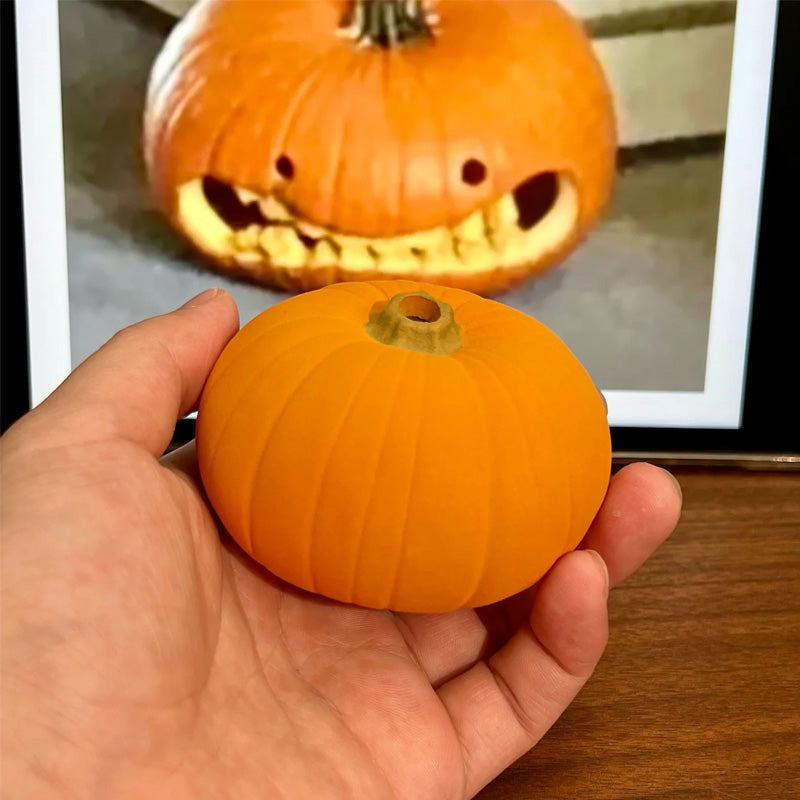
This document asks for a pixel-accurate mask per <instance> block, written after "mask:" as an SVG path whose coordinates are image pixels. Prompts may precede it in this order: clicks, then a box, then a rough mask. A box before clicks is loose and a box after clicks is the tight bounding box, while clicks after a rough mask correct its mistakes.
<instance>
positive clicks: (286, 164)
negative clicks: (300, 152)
mask: <svg viewBox="0 0 800 800" xmlns="http://www.w3.org/2000/svg"><path fill="white" fill-rule="evenodd" d="M275 169H276V170H278V174H279V175H281V176H282V177H284V178H286V180H287V181H288V180H291V179H292V178H293V177H294V164H293V163H292V159H291V158H289V156H287V155H280V156H278V158H277V159H276V161H275Z"/></svg>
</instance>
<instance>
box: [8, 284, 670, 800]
mask: <svg viewBox="0 0 800 800" xmlns="http://www.w3.org/2000/svg"><path fill="white" fill-rule="evenodd" d="M203 300H205V302H201V301H197V302H195V303H193V304H190V305H188V306H187V307H184V308H183V309H180V310H179V311H177V312H174V313H172V314H168V315H164V316H162V317H158V318H154V319H152V320H147V321H145V322H144V323H140V324H139V325H136V326H133V327H131V328H129V329H127V330H125V331H123V332H121V333H120V334H119V335H117V336H116V337H114V339H112V341H111V342H110V343H109V344H107V345H106V346H105V347H104V348H102V349H101V350H100V351H99V352H98V353H97V354H95V355H94V356H93V357H92V358H90V359H89V360H88V361H87V362H85V363H84V364H83V365H81V367H79V368H78V369H77V370H76V371H75V373H74V374H73V376H71V378H70V379H69V380H68V381H67V382H65V384H64V385H63V386H62V387H61V388H60V389H59V390H58V391H57V392H56V393H54V394H53V395H52V397H51V398H49V399H48V400H47V401H46V402H45V403H43V404H42V405H41V406H40V407H39V408H37V409H36V410H35V411H34V412H32V413H31V414H29V415H28V416H27V417H26V418H25V419H23V420H22V421H21V422H20V423H18V424H17V425H16V426H14V427H13V428H12V429H11V430H10V431H9V432H8V433H7V434H6V436H4V437H3V440H2V447H3V505H2V508H3V537H2V545H3V562H2V570H3V574H2V577H3V582H2V590H3V612H4V618H3V632H2V633H3V640H2V646H3V650H2V658H3V664H2V667H3V686H2V689H3V698H2V699H3V717H4V719H3V727H4V743H3V762H4V763H3V765H2V766H3V773H4V775H5V778H4V788H5V789H6V790H8V797H9V798H13V797H16V796H19V797H23V796H25V797H28V796H34V794H35V796H37V797H46V796H50V795H51V796H53V797H63V796H72V795H74V796H76V797H102V798H104V799H105V798H117V797H119V798H128V797H130V798H134V797H136V798H140V797H142V798H144V797H146V798H161V797H163V798H176V799H178V798H182V797H191V798H203V797H209V798H225V797H232V798H233V797H236V798H240V797H248V798H250V797H252V798H260V797H264V798H283V797H286V798H292V799H293V800H296V799H302V798H306V797H308V798H311V797H313V798H321V797H324V798H331V799H334V798H347V799H348V800H360V798H364V799H365V800H381V799H382V798H393V799H395V800H405V798H408V799H409V800H412V799H413V800H426V799H427V798H431V800H434V799H435V800H448V799H449V798H458V799H459V800H460V799H461V798H466V797H471V796H473V795H474V794H475V793H476V792H477V791H479V789H480V788H481V787H482V786H483V785H485V784H486V783H487V782H488V781H490V780H491V779H492V778H493V777H494V776H495V775H497V774H498V773H499V772H500V771H501V770H502V769H504V768H505V767H506V766H507V765H508V764H510V763H511V762H512V761H513V760H515V759H516V758H518V757H519V756H520V755H522V754H523V753H524V752H525V751H526V750H527V749H529V748H530V747H531V746H533V745H534V744H535V743H536V741H537V740H538V739H539V738H541V736H542V735H543V734H544V733H545V732H546V731H547V729H548V728H549V727H550V725H552V723H553V722H554V721H555V720H556V719H557V718H558V716H559V715H560V714H561V713H562V711H563V710H564V709H565V708H566V706H567V705H568V703H569V702H570V701H571V699H572V698H573V697H574V695H575V694H576V692H577V691H578V690H579V689H580V687H581V686H582V685H583V683H584V682H585V681H586V680H587V678H588V677H589V676H590V674H591V672H592V670H593V669H594V666H595V664H596V663H597V660H598V659H599V658H600V655H601V654H602V651H603V648H604V646H605V642H606V638H607V616H606V596H607V591H608V583H609V579H610V583H611V585H613V584H615V583H617V582H619V581H620V580H623V579H624V578H625V577H627V575H629V574H630V573H631V572H633V571H634V570H635V569H636V568H637V567H638V566H639V565H640V564H641V563H642V562H643V561H644V560H645V559H646V558H647V557H648V555H649V554H650V553H651V552H652V551H653V550H654V549H655V548H656V547H657V546H658V544H659V543H660V542H661V541H663V539H664V538H666V536H668V535H669V533H670V532H671V530H672V529H673V528H674V526H675V524H676V521H677V517H678V514H679V511H680V495H679V491H678V490H677V489H676V487H675V485H674V483H673V481H672V480H671V479H670V477H669V476H668V475H667V474H666V473H664V472H663V471H662V470H659V469H657V468H655V467H651V466H648V465H645V464H639V465H633V466H631V467H628V468H626V469H624V470H622V471H621V472H620V473H618V474H617V475H616V476H615V477H614V479H613V481H612V484H611V487H610V489H609V492H608V495H607V498H606V501H605V503H604V506H603V508H602V509H601V511H600V513H599V514H598V516H597V518H596V519H595V522H594V523H593V526H592V529H591V530H590V531H589V532H588V533H587V536H586V538H585V540H584V543H583V545H582V546H583V547H584V548H585V549H586V550H588V552H582V551H578V552H575V553H571V554H569V555H567V556H565V557H564V558H562V559H561V560H560V561H559V562H558V563H557V564H556V565H555V566H554V567H553V569H552V570H551V571H550V572H549V573H548V575H547V576H546V577H545V578H544V579H543V580H542V581H541V582H540V583H539V584H538V586H537V587H535V588H533V589H531V590H529V591H528V592H526V593H524V594H522V595H519V596H517V597H514V598H511V599H510V600H508V601H505V602H504V603H499V604H496V605H495V606H491V607H487V608H483V609H478V610H461V611H456V612H453V613H450V614H441V615H412V614H393V613H391V612H388V611H374V610H368V609H362V608H358V607H355V606H346V605H342V604H339V603H335V602H332V601H328V600H325V599H323V598H320V597H318V596H315V595H311V594H308V593H305V592H302V591H299V590H297V589H294V588H293V587H290V586H288V585H287V584H285V583H283V582H281V581H280V580H278V579H276V578H275V577H274V576H272V575H271V574H269V573H268V572H267V571H266V570H263V569H261V568H260V567H259V566H258V565H257V564H255V563H254V562H252V561H251V560H250V559H249V558H248V557H247V556H246V555H244V554H243V553H242V552H241V551H240V550H239V549H238V547H237V546H236V545H235V544H234V543H233V542H232V541H231V540H230V539H229V537H227V535H226V534H225V533H224V532H222V533H221V532H220V531H219V530H218V527H217V523H216V521H215V518H214V516H213V514H212V512H211V511H210V510H209V508H208V506H207V504H206V501H205V498H204V495H203V492H202V488H201V486H200V483H199V481H198V478H197V475H196V472H195V469H196V462H195V459H194V452H193V447H192V446H191V445H189V446H187V447H185V448H182V449H181V450H179V451H176V452H175V453H173V454H171V455H170V456H167V457H165V458H163V459H161V460H159V459H158V458H157V456H158V455H159V454H160V453H161V452H162V451H163V449H164V447H165V445H166V443H167V442H168V441H169V437H170V434H171V432H172V429H173V426H174V423H175V420H176V419H178V418H179V417H180V416H181V415H183V414H185V413H187V412H188V411H189V410H190V409H191V408H192V407H193V406H194V405H195V404H196V401H197V397H198V395H199V393H200V390H201V388H202V384H203V382H204V380H205V378H206V377H207V375H208V373H209V371H210V369H211V366H212V365H213V363H214V361H215V360H216V358H217V356H218V355H219V352H220V351H221V349H222V347H223V346H224V344H225V343H226V341H227V340H228V339H229V338H230V336H232V335H233V333H234V331H235V330H236V327H237V324H238V322H237V315H236V310H235V306H234V305H233V303H232V301H231V299H230V298H229V297H228V296H227V295H225V294H224V293H218V294H215V295H212V296H210V297H209V296H206V297H205V298H203ZM594 551H596V552H594ZM597 553H599V554H600V555H601V556H602V559H601V558H598V555H597ZM604 562H605V564H604ZM606 564H607V569H606V566H605V565H606ZM48 793H49V795H48Z"/></svg>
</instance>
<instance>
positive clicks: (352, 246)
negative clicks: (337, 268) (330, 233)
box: [334, 236, 375, 270]
mask: <svg viewBox="0 0 800 800" xmlns="http://www.w3.org/2000/svg"><path fill="white" fill-rule="evenodd" d="M334 241H335V242H336V244H337V245H339V248H340V251H341V255H340V256H339V260H340V262H341V264H342V265H343V266H345V267H347V269H352V270H368V269H372V268H373V267H374V266H375V257H374V256H373V255H371V254H370V252H369V250H368V249H367V248H368V246H369V241H368V240H366V239H362V238H361V237H359V236H335V237H334Z"/></svg>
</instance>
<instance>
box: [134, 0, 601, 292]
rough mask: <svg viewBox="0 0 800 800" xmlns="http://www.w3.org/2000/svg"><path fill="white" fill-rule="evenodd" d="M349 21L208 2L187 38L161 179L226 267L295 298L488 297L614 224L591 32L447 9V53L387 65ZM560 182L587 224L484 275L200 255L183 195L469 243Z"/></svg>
mask: <svg viewBox="0 0 800 800" xmlns="http://www.w3.org/2000/svg"><path fill="white" fill-rule="evenodd" d="M348 7H349V2H348V0H270V2H250V0H200V2H199V3H198V4H197V6H195V8H193V9H192V10H191V11H190V13H189V14H188V15H187V17H186V18H185V19H184V20H183V21H182V22H181V23H179V25H178V26H176V28H175V29H174V31H173V32H172V34H171V35H170V37H169V41H168V42H167V45H166V46H165V48H164V50H163V51H162V53H161V54H160V56H159V58H158V59H157V61H156V64H155V65H154V69H153V74H152V77H151V82H150V86H149V89H148V97H147V104H146V111H145V126H144V151H145V161H146V165H147V171H148V176H149V181H150V184H151V186H152V190H153V193H154V197H155V199H156V202H157V203H158V205H159V207H160V208H161V209H162V210H163V212H164V213H165V214H166V215H167V216H168V217H169V219H170V220H171V221H172V223H173V225H174V226H175V227H176V228H177V229H178V230H181V231H182V232H183V233H184V234H185V235H187V236H188V237H189V238H190V239H191V240H192V241H193V242H194V244H195V245H196V246H197V247H199V248H200V249H201V250H203V251H204V252H205V254H206V255H207V256H208V257H209V259H211V260H212V261H213V262H214V263H215V264H217V265H218V266H220V267H222V268H223V269H225V270H228V271H232V272H237V273H242V274H245V275H248V276H249V277H251V278H254V279H256V280H258V281H263V282H266V283H269V284H273V285H277V286H280V287H283V288H287V289H302V290H306V289H310V288H315V287H318V286H323V285H326V284H328V283H331V282H334V281H344V280H371V279H375V278H396V277H410V278H415V279H420V280H424V281H426V282H432V283H440V284H445V285H450V286H461V287H464V288H468V289H470V290H472V291H476V292H479V293H482V294H488V293H493V292H496V291H500V290H503V289H507V288H510V287H512V286H514V285H517V284H518V283H520V282H521V281H522V280H524V279H525V278H526V277H528V276H529V275H531V274H535V273H538V272H540V271H542V270H544V269H547V268H548V267H550V266H552V265H553V264H555V263H558V262H559V261H560V260H561V259H563V258H564V256H565V255H567V254H568V253H569V252H570V251H571V250H572V249H574V248H575V247H576V246H577V245H578V244H579V243H580V241H581V240H582V239H583V238H584V237H585V235H586V234H587V232H588V231H589V230H590V229H591V228H592V226H593V225H594V224H595V223H596V221H597V220H598V218H599V217H600V215H601V214H602V212H603V210H604V209H605V206H606V204H607V201H608V199H609V195H610V191H611V186H612V181H613V174H614V163H615V153H616V130H615V120H614V112H613V106H612V99H611V94H610V91H609V87H608V84H607V81H606V79H605V76H604V73H603V70H602V68H601V66H600V64H599V62H598V61H597V59H596V57H595V55H594V53H593V50H592V46H591V43H590V41H589V39H588V37H587V36H586V34H585V32H584V30H583V28H582V26H581V24H580V23H579V22H578V21H577V20H575V19H573V18H572V17H571V16H570V15H569V14H568V13H567V12H566V11H565V10H564V9H563V8H562V7H561V6H560V4H559V3H557V2H554V1H553V0H495V1H494V2H485V0H439V2H437V3H434V4H432V7H433V8H434V9H435V11H436V13H437V14H438V17H439V22H438V24H437V25H436V26H435V35H434V36H433V38H432V39H431V40H430V41H422V42H415V43H411V44H408V45H407V46H403V47H397V48H395V49H390V50H383V49H381V48H378V47H362V48H359V47H356V46H355V44H354V43H353V42H352V41H349V40H347V39H346V38H343V37H342V36H341V35H340V28H341V23H342V20H343V18H344V17H345V15H346V12H347V9H348ZM281 157H287V158H289V159H290V161H291V163H292V165H293V173H292V175H291V176H290V177H287V176H286V175H285V174H282V173H281V171H280V170H279V169H278V168H277V166H276V165H277V164H278V162H279V159H280V158H281ZM471 160H477V161H479V162H480V163H481V164H483V165H484V166H485V173H486V174H485V179H483V180H481V181H480V182H478V183H475V184H471V183H468V182H466V181H465V178H464V166H465V164H467V163H468V162H469V161H471ZM550 173H552V174H557V175H561V176H565V177H568V179H569V180H570V181H571V182H572V183H573V184H574V186H575V189H576V192H577V206H578V207H577V210H576V212H575V219H574V223H573V222H570V224H569V226H568V229H565V230H562V231H560V232H559V234H558V236H557V237H556V239H554V240H553V241H552V242H551V243H550V242H548V243H547V244H545V245H542V246H541V248H540V251H539V250H537V253H536V256H535V257H532V258H529V259H527V260H521V261H520V260H518V261H514V260H513V258H516V256H514V257H512V260H511V261H510V262H508V263H506V262H503V258H504V257H503V256H502V253H501V251H502V246H501V245H498V244H497V242H493V244H492V247H495V246H496V247H498V248H500V250H498V254H497V258H496V261H497V263H493V264H489V265H487V264H486V263H484V262H481V265H480V266H474V265H470V264H467V265H465V266H463V267H462V266H458V265H456V266H453V265H452V264H450V265H447V266H443V265H442V261H441V259H437V258H435V257H433V256H431V258H430V259H429V260H428V261H427V262H426V263H425V264H423V265H422V266H420V265H418V264H416V262H414V259H413V258H412V259H407V262H408V263H407V264H406V265H405V266H403V265H402V264H398V263H391V265H388V262H387V263H386V264H383V263H380V262H378V263H376V265H375V267H374V268H370V267H369V266H368V265H367V266H364V267H359V268H358V269H355V268H353V267H352V266H348V262H347V261H346V259H340V260H336V259H332V258H331V257H330V256H329V255H328V256H326V255H319V254H317V255H316V256H314V257H310V258H309V261H308V263H306V264H303V265H299V264H297V263H291V264H289V265H287V264H284V263H282V262H281V258H280V257H279V256H277V255H269V253H268V254H267V255H263V254H262V255H263V258H261V259H255V260H254V258H251V257H250V256H254V254H253V253H250V254H249V256H248V257H247V258H245V259H244V260H242V259H241V258H239V257H238V255H237V254H236V253H234V252H233V251H228V250H226V249H225V248H222V249H214V248H210V247H208V246H207V245H206V244H204V242H203V241H201V240H199V239H198V238H197V236H196V235H195V234H194V233H193V232H192V231H190V230H189V229H188V227H187V224H186V221H185V218H184V217H183V216H182V215H181V213H180V211H179V208H178V196H179V190H180V188H181V187H183V186H185V185H187V184H188V183H190V182H191V181H194V180H197V179H199V178H201V177H203V176H211V177H213V178H215V179H217V180H219V181H221V182H223V183H224V184H226V185H228V186H230V187H238V188H241V189H245V190H247V191H249V192H252V193H255V194H256V195H258V196H259V197H262V198H267V197H270V198H275V199H277V200H279V201H280V202H281V203H282V204H284V206H285V207H286V208H289V209H291V210H292V213H293V214H296V215H297V217H298V218H299V219H301V220H303V221H305V222H307V223H310V224H311V225H316V226H321V227H322V228H324V229H325V230H327V231H332V232H336V233H337V234H343V235H346V236H352V237H364V238H367V239H374V240H377V241H378V242H380V241H381V240H384V239H385V238H386V237H397V236H405V235H408V234H414V233H415V232H420V231H430V230H432V229H436V228H437V226H438V227H441V226H445V227H448V228H450V229H455V228H456V227H457V226H458V225H459V224H460V223H461V222H463V221H464V220H465V219H466V218H468V217H469V216H470V215H471V214H473V213H474V212H476V210H480V209H485V208H487V207H489V206H491V205H492V204H493V203H494V202H495V201H497V200H498V198H500V197H502V196H505V195H508V194H509V193H513V191H514V190H515V187H519V186H520V185H521V184H523V183H524V182H525V181H526V179H528V178H530V177H531V176H535V175H540V174H550ZM487 230H488V229H487ZM487 237H488V238H491V236H490V235H489V234H488V233H487ZM377 249H380V248H379V247H378V248H377ZM520 258H521V256H520ZM501 262H503V263H501Z"/></svg>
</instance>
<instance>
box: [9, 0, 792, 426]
mask: <svg viewBox="0 0 800 800" xmlns="http://www.w3.org/2000/svg"><path fill="white" fill-rule="evenodd" d="M192 5H193V3H192V1H191V0H159V1H158V2H156V1H155V0H154V2H150V3H145V2H133V1H131V2H125V1H121V0H111V1H110V2H93V1H91V0H82V1H80V2H78V1H77V0H70V1H69V2H60V3H59V2H56V0H39V2H37V3H23V2H18V3H17V4H16V16H17V48H18V69H19V92H20V100H19V102H20V127H21V153H22V170H23V193H24V210H25V247H26V260H27V275H28V303H29V314H28V322H29V338H30V355H31V365H30V369H31V395H32V396H31V400H32V402H33V403H34V404H36V403H38V402H39V401H40V400H41V399H43V398H44V397H45V396H46V395H47V394H48V393H49V392H50V391H51V390H52V389H53V388H54V387H55V386H56V385H57V384H58V383H59V382H60V381H61V380H62V379H63V377H64V376H65V375H66V374H67V373H68V372H69V371H70V369H71V368H73V367H74V366H75V365H77V364H78V363H79V362H80V361H82V360H83V359H84V358H86V357H87V356H88V355H89V354H90V353H91V352H93V351H94V350H95V349H96V348H97V347H99V346H100V345H101V344H102V343H103V342H105V341H106V340H107V339H108V338H109V337H110V336H112V335H113V334H114V333H115V332H116V331H117V330H119V329H120V328H122V327H124V326H126V325H128V324H130V323H133V322H135V321H137V320H140V319H143V318H145V317H148V316H151V315H154V314H158V313H162V312H164V311H167V310H169V309H171V308H173V307H176V306H178V305H180V304H181V303H183V302H184V301H185V300H186V299H188V298H189V297H191V296H192V295H194V294H196V293H198V292H200V291H202V290H203V289H205V288H207V287H209V286H212V285H218V286H222V287H224V288H225V289H227V290H228V291H229V292H231V294H232V295H233V296H234V298H235V299H236V302H237V304H238V306H239V310H240V315H241V319H242V323H245V322H247V321H248V320H249V319H251V318H252V317H254V316H255V315H256V314H258V313H259V312H261V311H262V310H264V309H265V308H267V307H269V306H271V305H273V304H275V303H277V302H279V301H281V300H282V299H284V298H286V297H287V293H286V292H285V291H280V290H276V289H274V288H271V287H270V286H266V285H260V284H256V283H252V282H245V281H243V280H241V279H238V278H234V277H231V276H228V275H225V274H221V273H219V272H215V271H212V270H210V269H209V268H208V266H207V264H206V263H205V262H204V260H203V258H202V257H201V256H200V255H199V254H198V253H197V252H196V251H195V250H194V248H193V247H192V246H191V245H190V244H189V243H188V242H187V241H186V240H184V239H182V238H181V237H180V236H179V235H178V234H176V233H175V231H174V230H173V229H172V228H171V227H170V226H169V224H168V223H167V221H166V220H165V219H164V217H163V216H162V215H161V214H160V213H159V211H157V210H156V208H155V205H154V203H153V200H152V197H151V194H150V192H149V189H148V184H147V176H146V172H145V168H144V161H143V156H142V147H141V139H142V115H143V111H144V104H145V96H146V88H147V83H148V78H149V76H150V72H151V69H152V67H153V63H154V61H155V59H156V57H157V55H158V53H159V52H160V51H161V49H162V48H163V47H164V45H165V42H166V41H167V38H168V36H169V34H170V31H171V30H172V29H173V27H174V26H175V24H176V23H177V22H178V20H179V19H180V18H181V17H182V16H183V15H184V14H185V13H187V11H189V9H190V7H191V6H192ZM563 5H565V6H566V7H567V8H568V9H569V10H570V12H571V13H572V14H574V15H575V16H577V17H579V18H581V19H582V20H583V22H584V23H585V25H586V30H587V31H588V33H589V34H590V36H591V43H592V47H593V48H594V51H595V53H596V55H597V57H598V59H599V62H600V64H601V65H602V68H603V70H604V72H605V75H606V77H607V80H608V83H609V86H610V88H611V92H612V96H613V104H614V111H615V117H616V124H617V131H618V144H619V146H618V149H617V153H616V169H615V182H614V189H613V194H612V199H611V201H610V203H609V205H608V206H607V208H606V209H605V211H604V212H603V214H602V217H601V219H600V220H599V222H598V224H597V225H596V226H595V227H594V228H593V229H592V230H591V231H590V232H589V234H588V236H587V237H586V239H585V240H584V241H583V242H582V243H581V244H580V245H579V246H578V247H576V248H575V249H574V250H573V251H572V252H570V253H569V254H568V255H567V256H566V258H564V259H563V260H562V261H561V262H560V263H559V264H557V265H555V266H554V267H553V268H551V269H549V270H547V271H546V272H544V273H543V274H541V275H537V276H534V277H532V278H530V279H528V280H527V281H525V282H524V283H522V284H521V285H518V286H516V287H515V288H513V289H511V290H509V291H507V292H504V293H503V294H500V295H497V296H496V297H495V299H497V300H499V301H500V302H502V303H505V304H507V305H510V306H512V307H514V308H516V309H519V310H521V311H523V312H525V313H527V314H530V315H532V316H534V317H536V318H537V319H539V320H540V321H542V322H544V323H545V324H546V325H548V326H549V327H551V328H552V329H553V330H554V331H555V332H556V333H557V334H558V335H559V336H560V337H561V338H562V339H563V340H564V341H565V342H566V343H567V345H568V346H569V347H570V348H571V349H572V351H573V352H574V353H575V354H576V355H577V356H578V358H579V359H580V360H581V361H582V363H583V364H584V365H585V366H586V368H587V369H588V371H589V372H590V373H591V375H592V377H593V378H594V380H595V382H596V383H597V384H598V386H599V387H600V388H601V389H602V391H603V393H604V394H605V396H606V398H607V401H608V407H609V420H610V422H611V424H612V425H614V426H627V427H656V428H705V429H735V428H737V427H738V426H739V425H740V422H741V417H742V404H743V386H744V376H745V368H746V357H747V348H748V331H749V324H750V318H751V315H750V312H751V298H752V290H753V282H754V271H755V263H756V250H757V241H758V220H759V209H760V203H761V189H762V179H763V164H764V154H765V132H766V128H767V118H768V111H769V95H770V82H771V77H772V64H773V48H774V44H775V22H776V9H777V5H778V2H777V0H738V2H723V3H709V2H694V3H686V2H675V0H570V2H568V3H564V4H563ZM455 78H456V76H454V79H455ZM508 100H509V103H512V104H513V97H509V98H508Z"/></svg>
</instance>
